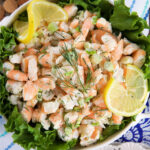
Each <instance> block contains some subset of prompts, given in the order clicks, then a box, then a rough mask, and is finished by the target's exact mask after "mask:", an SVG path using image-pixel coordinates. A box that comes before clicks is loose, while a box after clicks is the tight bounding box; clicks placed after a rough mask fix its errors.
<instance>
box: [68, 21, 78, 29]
mask: <svg viewBox="0 0 150 150" xmlns="http://www.w3.org/2000/svg"><path fill="white" fill-rule="evenodd" d="M78 25H79V20H78V19H74V20H73V21H72V22H71V23H70V26H69V27H70V28H71V29H75V28H76V27H78Z"/></svg>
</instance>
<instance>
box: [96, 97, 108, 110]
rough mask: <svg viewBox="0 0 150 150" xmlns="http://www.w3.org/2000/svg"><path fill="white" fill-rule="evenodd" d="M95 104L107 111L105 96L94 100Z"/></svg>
mask: <svg viewBox="0 0 150 150" xmlns="http://www.w3.org/2000/svg"><path fill="white" fill-rule="evenodd" d="M93 104H94V105H96V106H98V107H100V109H107V106H106V104H105V102H104V97H103V95H98V96H96V97H95V98H94V99H93Z"/></svg>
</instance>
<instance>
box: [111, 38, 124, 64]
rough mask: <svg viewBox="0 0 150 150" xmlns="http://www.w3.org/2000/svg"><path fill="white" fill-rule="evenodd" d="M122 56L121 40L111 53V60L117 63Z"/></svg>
mask: <svg viewBox="0 0 150 150" xmlns="http://www.w3.org/2000/svg"><path fill="white" fill-rule="evenodd" d="M122 54H123V40H120V41H119V42H118V45H117V47H116V49H115V50H114V51H113V52H112V54H111V55H112V60H113V61H119V60H120V58H121V56H122Z"/></svg>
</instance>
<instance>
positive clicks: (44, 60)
mask: <svg viewBox="0 0 150 150" xmlns="http://www.w3.org/2000/svg"><path fill="white" fill-rule="evenodd" d="M49 59H51V55H50V54H49V53H47V54H40V55H39V57H38V62H39V63H40V64H41V65H42V66H44V67H51V66H50V64H49Z"/></svg>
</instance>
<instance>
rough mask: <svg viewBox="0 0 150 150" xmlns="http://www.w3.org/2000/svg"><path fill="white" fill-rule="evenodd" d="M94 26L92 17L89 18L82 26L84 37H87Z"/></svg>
mask: <svg viewBox="0 0 150 150" xmlns="http://www.w3.org/2000/svg"><path fill="white" fill-rule="evenodd" d="M93 28H94V25H93V24H92V18H91V17H89V18H87V19H86V20H85V21H84V23H83V25H82V28H81V33H82V34H83V36H84V38H86V37H87V35H88V33H89V31H90V30H92V29H93Z"/></svg>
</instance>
